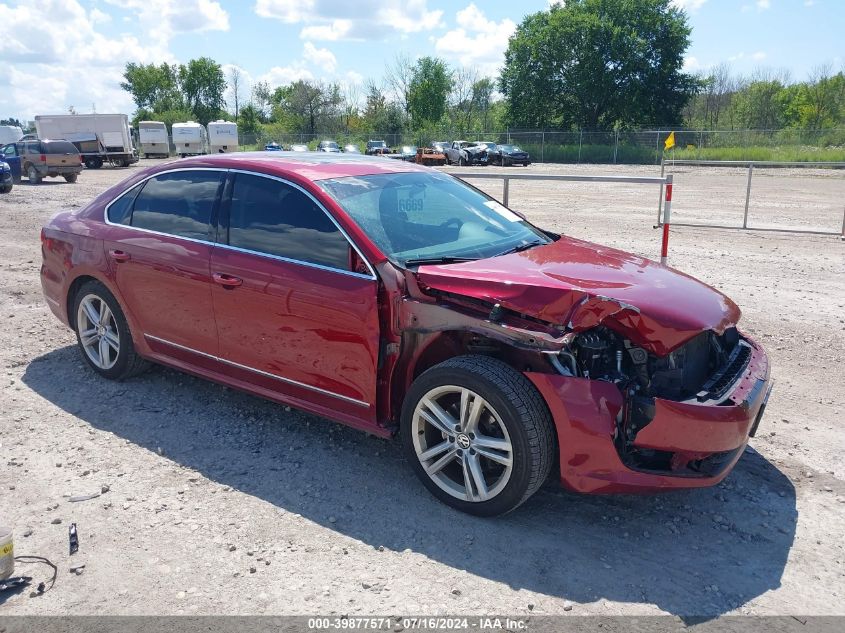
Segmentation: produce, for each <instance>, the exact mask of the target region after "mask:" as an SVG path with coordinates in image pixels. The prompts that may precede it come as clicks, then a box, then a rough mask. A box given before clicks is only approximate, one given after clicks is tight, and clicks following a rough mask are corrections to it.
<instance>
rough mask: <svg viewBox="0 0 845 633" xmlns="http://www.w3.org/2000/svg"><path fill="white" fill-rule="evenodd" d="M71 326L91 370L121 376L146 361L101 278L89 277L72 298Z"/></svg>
mask: <svg viewBox="0 0 845 633" xmlns="http://www.w3.org/2000/svg"><path fill="white" fill-rule="evenodd" d="M74 315H75V316H76V318H75V322H74V326H75V327H74V329H75V330H76V340H77V342H78V344H79V348H80V350H82V355H83V357H84V358H85V360H86V361H87V362H88V364H89V365H90V366H91V368H92V369H94V371H96V372H97V373H98V374H100V375H101V376H104V377H106V378H109V379H111V380H122V379H124V378H129V377H131V376H134V375H137V374H139V373H141V372H142V371H143V370H145V369H146V368H147V367H148V366H149V363H147V361H145V360H144V359H142V358H141V357H140V356H138V354H137V353H136V352H135V347H134V345H133V344H132V335H131V334H130V332H129V326H128V325H127V323H126V317H125V316H124V315H123V311H122V310H121V309H120V306H119V305H118V303H117V300H116V299H115V298H114V296H113V295H112V294H111V293H110V292H109V291H108V289H106V287H105V286H103V285H102V284H101V283H100V282H97V281H89V282H88V283H86V284H84V285H83V286H82V288H80V290H79V292H78V293H77V294H76V298H75V300H74Z"/></svg>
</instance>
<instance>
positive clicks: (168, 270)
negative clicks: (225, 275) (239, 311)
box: [105, 169, 226, 364]
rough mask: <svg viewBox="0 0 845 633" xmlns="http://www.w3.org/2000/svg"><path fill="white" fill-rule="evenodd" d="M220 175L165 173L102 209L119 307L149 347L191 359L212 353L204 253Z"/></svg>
mask: <svg viewBox="0 0 845 633" xmlns="http://www.w3.org/2000/svg"><path fill="white" fill-rule="evenodd" d="M225 174H226V172H225V171H224V170H211V169H187V170H176V171H172V172H165V173H162V174H159V175H157V176H154V177H153V178H150V179H149V180H147V181H145V182H144V183H141V184H139V185H137V186H136V187H134V188H133V189H132V190H130V191H129V192H127V193H126V194H124V196H122V197H121V198H118V199H117V200H116V201H115V202H113V203H111V204H110V205H109V207H108V208H107V224H108V229H107V231H106V238H105V248H106V253H107V255H108V256H109V258H110V260H111V267H112V271H113V274H114V278H115V281H116V284H117V287H118V290H119V292H120V295H121V297H122V299H123V305H124V306H125V307H126V308H127V309H128V310H129V311H130V313H131V314H132V316H133V317H134V319H135V321H136V324H137V326H139V327H140V330H141V332H143V334H144V336H145V338H146V340H147V343H148V344H149V345H150V347H151V348H153V349H154V350H155V351H158V352H160V353H164V354H167V355H170V356H174V357H178V358H182V359H184V360H187V361H188V362H191V363H198V364H207V363H206V362H205V361H203V359H206V360H207V359H208V357H209V356H215V355H216V354H217V328H216V326H215V324H214V316H213V308H212V303H211V274H210V271H209V258H210V255H211V248H212V242H213V236H212V234H211V231H212V228H211V227H212V221H213V216H214V214H215V212H216V209H217V206H218V204H219V198H220V193H221V190H222V188H223V183H224V181H225Z"/></svg>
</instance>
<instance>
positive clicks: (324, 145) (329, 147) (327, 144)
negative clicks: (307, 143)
mask: <svg viewBox="0 0 845 633" xmlns="http://www.w3.org/2000/svg"><path fill="white" fill-rule="evenodd" d="M317 151H318V152H329V153H335V154H338V153H340V147H339V146H338V144H337V143H336V142H335V141H320V144H319V145H317Z"/></svg>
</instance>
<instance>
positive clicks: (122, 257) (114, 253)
mask: <svg viewBox="0 0 845 633" xmlns="http://www.w3.org/2000/svg"><path fill="white" fill-rule="evenodd" d="M109 257H111V258H112V259H113V260H114V261H116V262H128V261H129V253H127V252H125V251H118V250H110V251H109Z"/></svg>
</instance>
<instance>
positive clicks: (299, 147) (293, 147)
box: [290, 144, 310, 152]
mask: <svg viewBox="0 0 845 633" xmlns="http://www.w3.org/2000/svg"><path fill="white" fill-rule="evenodd" d="M290 151H292V152H308V151H310V150H309V149H308V146H307V145H301V144H297V145H291V146H290Z"/></svg>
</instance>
